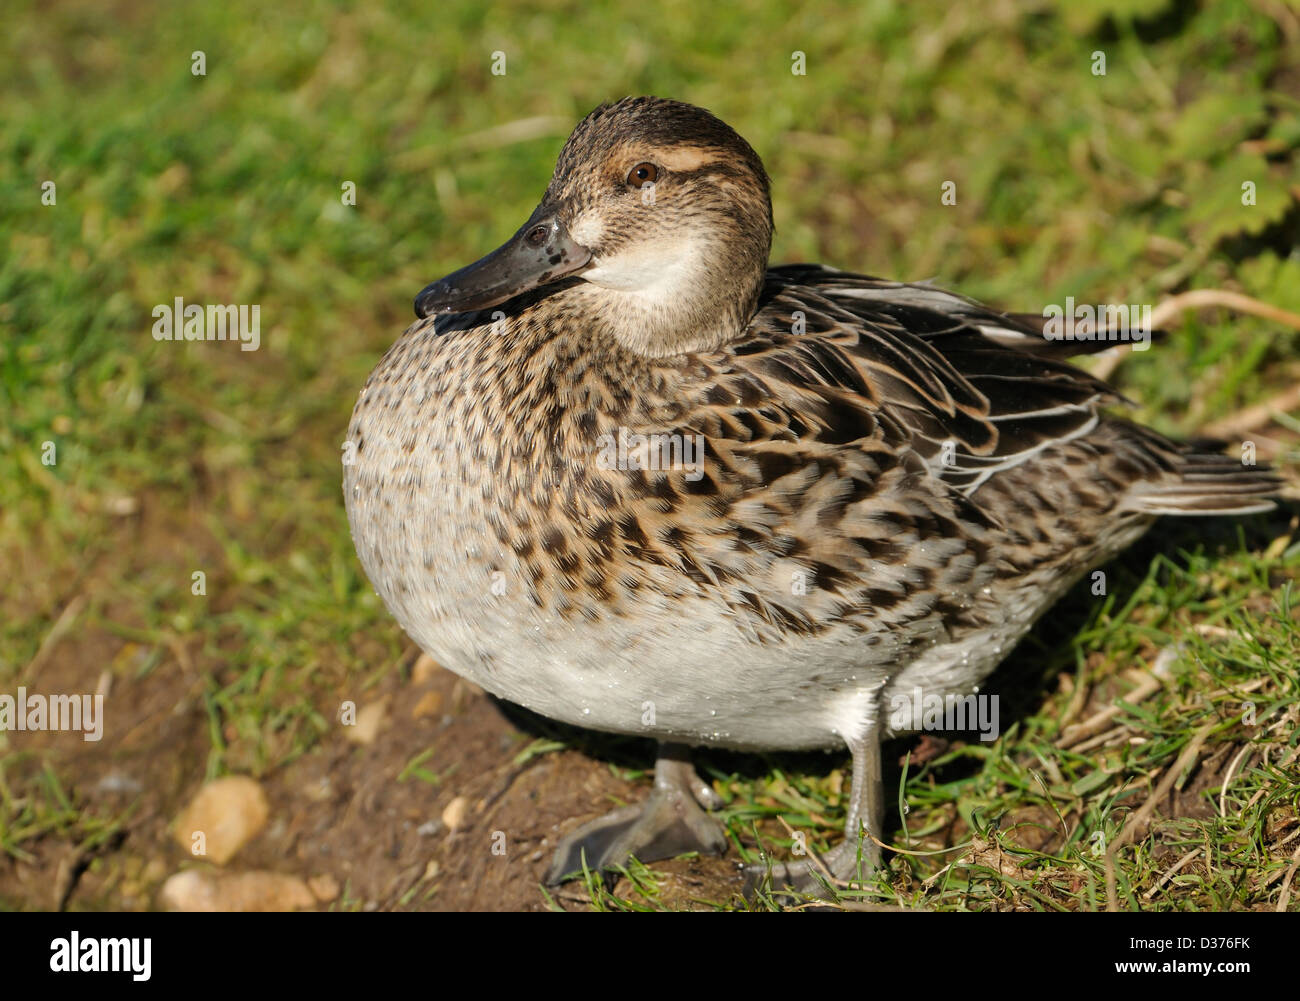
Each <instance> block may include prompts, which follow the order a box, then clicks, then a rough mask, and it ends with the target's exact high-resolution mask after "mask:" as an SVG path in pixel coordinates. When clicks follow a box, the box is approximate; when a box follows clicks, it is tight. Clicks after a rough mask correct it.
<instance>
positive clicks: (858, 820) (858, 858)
mask: <svg viewBox="0 0 1300 1001" xmlns="http://www.w3.org/2000/svg"><path fill="white" fill-rule="evenodd" d="M849 748H850V750H852V751H853V788H852V791H851V792H850V794H849V809H848V818H847V819H846V820H845V823H844V840H843V841H841V842H840V843H839V844H838V845H836V846H835V847H834V848H832V849H831V850H830V851H828V852H826V853H825V854H824V855H821V856H818V857H813V856H808V857H806V858H802V859H798V860H795V861H790V862H768V861H764V862H758V863H754V864H752V865H747V866H745V896H746V897H752V896H753V895H754V893H755V892H756V891H757V890H759V889H760V888H768V889H770V890H773V891H777V893H778V896H781V894H780V891H782V890H791V891H794V893H796V894H803V895H805V896H814V897H822V898H826V897H829V896H830V894H829V893H828V892H827V884H828V883H830V884H832V885H833V884H836V883H841V884H842V883H847V882H862V881H864V880H866V879H868V878H870V876H871V874H872V873H873V872H874V871H875V870H876V869H877V868H879V866H880V846H879V845H878V844H877V843H876V841H875V840H874V839H875V838H879V837H880V836H881V831H882V828H883V824H884V815H885V788H884V782H883V780H882V778H881V767H880V766H881V760H880V759H881V751H880V739H879V735H878V733H877V732H876V731H875V729H874V728H873V729H869V730H868V731H867V732H866V733H864V734H863V735H862V736H860V737H858V738H856V739H854V740H851V741H849ZM769 877H770V883H769ZM791 899H793V898H791Z"/></svg>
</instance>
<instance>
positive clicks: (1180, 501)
mask: <svg viewBox="0 0 1300 1001" xmlns="http://www.w3.org/2000/svg"><path fill="white" fill-rule="evenodd" d="M1124 423H1125V424H1127V422H1124ZM1127 430H1128V431H1129V433H1130V435H1131V441H1132V444H1133V445H1136V446H1138V447H1140V448H1141V449H1142V450H1143V451H1144V452H1146V454H1147V456H1148V457H1158V459H1159V461H1160V465H1161V466H1163V467H1164V470H1163V475H1161V476H1159V477H1155V478H1151V479H1145V480H1143V481H1141V482H1140V483H1138V484H1135V485H1134V487H1133V489H1132V490H1131V491H1130V492H1129V495H1128V497H1127V499H1126V500H1125V505H1124V506H1125V507H1126V508H1127V509H1128V510H1131V511H1135V512H1141V513H1143V514H1176V515H1210V514H1256V513H1258V512H1261V511H1272V510H1273V509H1274V508H1275V507H1276V506H1277V504H1276V503H1275V501H1277V500H1279V499H1280V498H1281V495H1282V487H1283V481H1282V479H1281V478H1280V477H1278V476H1277V474H1276V473H1274V471H1273V469H1272V467H1270V466H1269V465H1268V464H1267V463H1255V462H1254V461H1253V460H1254V454H1253V449H1251V448H1249V443H1245V444H1244V445H1243V451H1242V457H1241V458H1234V457H1233V456H1231V455H1222V454H1217V453H1214V452H1210V451H1207V450H1206V446H1205V445H1204V444H1195V445H1178V444H1175V443H1173V442H1171V441H1169V440H1168V439H1166V438H1164V437H1162V436H1161V435H1159V434H1157V433H1156V432H1154V431H1152V430H1150V429H1149V428H1144V427H1140V426H1139V425H1136V424H1127Z"/></svg>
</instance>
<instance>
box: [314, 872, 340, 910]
mask: <svg viewBox="0 0 1300 1001" xmlns="http://www.w3.org/2000/svg"><path fill="white" fill-rule="evenodd" d="M307 886H308V888H309V889H310V890H311V892H312V896H314V897H315V898H316V899H317V900H319V901H320V902H321V903H322V904H328V903H329V902H330V901H331V900H335V899H337V898H338V895H339V881H338V880H337V879H335V878H334V877H333V876H331V875H330V874H329V873H324V874H322V875H320V876H313V877H312V878H311V879H309V880H307Z"/></svg>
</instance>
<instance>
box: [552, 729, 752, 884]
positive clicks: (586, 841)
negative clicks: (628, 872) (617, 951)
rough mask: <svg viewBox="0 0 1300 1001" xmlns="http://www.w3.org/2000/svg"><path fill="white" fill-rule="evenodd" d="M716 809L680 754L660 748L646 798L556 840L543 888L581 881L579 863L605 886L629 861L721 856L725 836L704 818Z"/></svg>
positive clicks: (715, 800) (672, 747)
mask: <svg viewBox="0 0 1300 1001" xmlns="http://www.w3.org/2000/svg"><path fill="white" fill-rule="evenodd" d="M720 806H722V800H721V798H720V797H719V796H718V794H717V793H715V792H714V791H713V789H712V788H710V786H709V785H708V784H707V783H706V782H704V781H703V780H702V779H701V778H700V777H699V776H698V775H696V774H695V769H694V768H692V767H691V763H690V761H689V760H688V758H687V755H686V749H685V748H684V747H682V746H681V745H680V744H661V745H660V747H659V757H658V760H656V761H655V784H654V790H653V791H652V792H651V793H650V798H649V799H648V800H646V802H645V803H644V804H643V805H635V804H633V805H631V806H625V807H623V808H622V809H620V810H615V811H614V812H613V813H607V814H606V815H605V816H603V817H598V818H596V819H595V820H593V821H590V822H589V823H586V824H583V825H582V826H581V827H579V828H578V829H577V830H576V831H574V832H573V833H572V834H569V835H567V836H566V837H564V838H563V839H561V841H560V844H559V847H558V848H557V849H556V851H555V858H554V860H553V861H552V862H551V867H550V869H548V870H547V872H546V884H547V885H548V886H555V885H556V884H558V883H563V882H564V881H565V880H567V879H573V878H575V877H577V876H581V875H582V868H583V861H584V859H585V860H586V864H587V868H588V869H590V870H591V871H593V872H601V873H603V874H604V875H605V878H606V879H607V880H608V879H609V878H610V873H609V870H610V868H611V867H613V866H619V865H626V864H627V861H628V860H629V859H630V858H632V857H633V856H636V858H638V859H640V860H641V861H642V862H654V861H657V860H659V859H666V858H674V857H675V856H677V855H681V854H684V853H685V852H699V853H701V854H702V855H721V854H722V853H723V852H725V851H726V850H727V837H726V833H725V831H724V830H723V827H722V825H721V824H720V823H719V822H718V821H717V820H715V819H714V818H713V817H711V816H709V814H708V813H707V812H705V811H706V809H713V810H716V809H717V808H719V807H720Z"/></svg>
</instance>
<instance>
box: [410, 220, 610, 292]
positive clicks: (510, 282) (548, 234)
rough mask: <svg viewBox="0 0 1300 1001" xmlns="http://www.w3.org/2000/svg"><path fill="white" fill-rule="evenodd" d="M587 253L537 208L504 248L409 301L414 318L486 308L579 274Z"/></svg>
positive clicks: (557, 224)
mask: <svg viewBox="0 0 1300 1001" xmlns="http://www.w3.org/2000/svg"><path fill="white" fill-rule="evenodd" d="M590 262H591V251H590V250H588V249H587V248H586V247H583V246H581V245H580V244H578V243H575V242H574V241H573V238H572V237H570V236H569V231H568V230H567V229H565V228H564V224H563V223H562V222H561V221H560V220H559V218H558V217H557V216H556V215H555V213H554V212H544V211H543V210H542V209H541V208H538V210H537V211H536V212H534V213H533V215H532V218H530V219H529V220H528V222H526V223H524V225H523V228H522V229H520V230H519V232H518V233H516V234H515V235H514V236H512V237H511V238H510V240H509V241H508V242H507V243H505V244H504V245H502V246H500V247H498V248H497V249H496V250H494V251H492V253H490V254H488V255H487V257H484V258H483V259H482V260H480V261H475V262H474V263H473V264H471V265H469V266H468V267H465V268H461V269H460V270H459V271H454V272H452V273H451V274H449V275H448V276H447V277H446V278H440V279H438V281H436V282H434V283H433V284H432V285H426V286H425V288H424V290H423V291H422V292H421V293H420V294H419V295H417V296H416V297H415V315H416V316H418V317H421V318H424V317H426V316H434V315H436V314H438V313H465V312H468V311H469V310H472V309H486V308H488V307H489V306H495V305H497V303H501V302H505V301H506V300H507V299H513V298H514V297H515V296H517V295H519V294H520V293H523V292H528V291H530V290H531V289H535V288H540V287H541V286H543V285H549V284H550V283H551V282H554V281H558V280H559V279H561V278H564V277H566V276H568V275H572V274H575V273H577V272H579V271H581V270H583V269H584V268H585V267H586V266H587V265H588V264H589V263H590Z"/></svg>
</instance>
